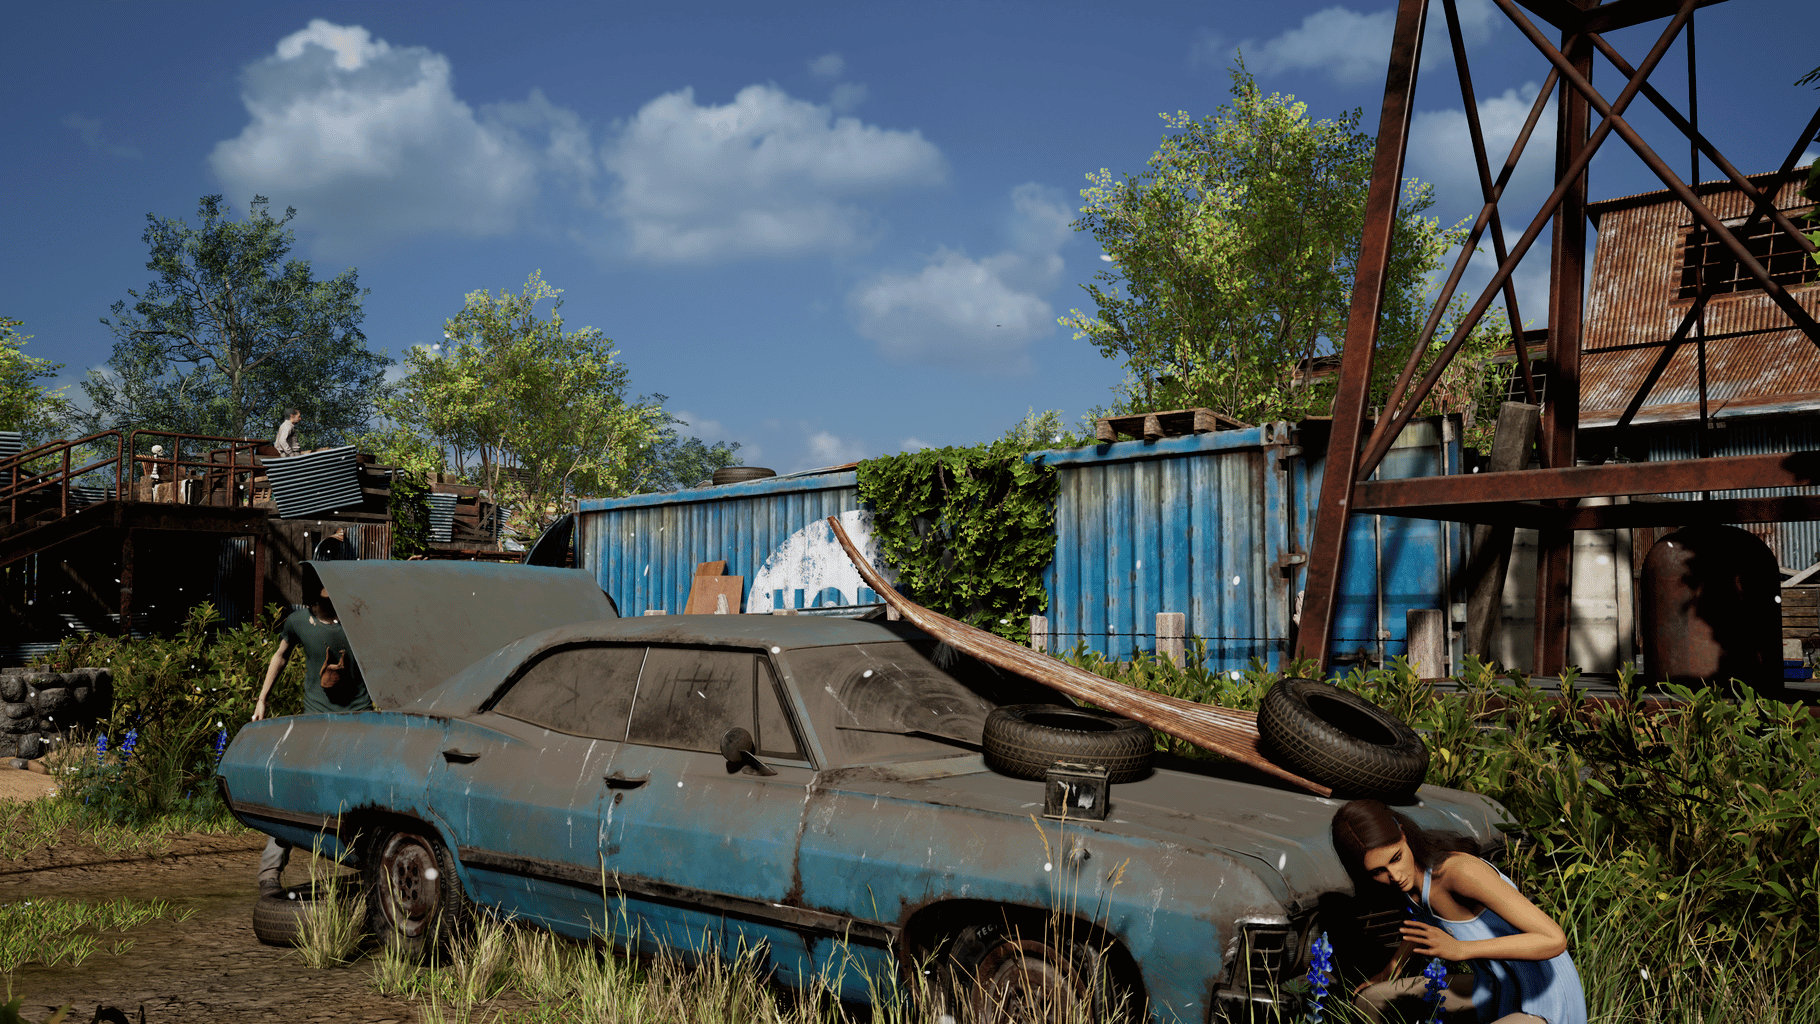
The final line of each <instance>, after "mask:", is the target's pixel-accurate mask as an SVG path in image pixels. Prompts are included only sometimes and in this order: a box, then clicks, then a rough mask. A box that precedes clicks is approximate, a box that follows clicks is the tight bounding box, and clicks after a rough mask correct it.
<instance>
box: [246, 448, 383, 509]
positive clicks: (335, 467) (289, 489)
mask: <svg viewBox="0 0 1820 1024" xmlns="http://www.w3.org/2000/svg"><path fill="white" fill-rule="evenodd" d="M355 454H356V451H355V448H354V446H353V445H346V446H344V447H341V448H325V449H323V450H322V451H317V452H310V453H308V454H305V455H292V456H289V457H286V458H270V459H266V460H264V461H265V474H266V478H267V479H269V480H270V481H271V483H272V501H273V502H274V503H276V504H277V506H278V515H279V518H282V519H295V518H297V517H299V516H307V515H314V514H316V513H320V512H332V511H334V510H336V509H352V508H358V507H359V506H360V502H361V498H360V471H359V468H358V466H357V465H356V463H355Z"/></svg>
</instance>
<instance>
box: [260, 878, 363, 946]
mask: <svg viewBox="0 0 1820 1024" xmlns="http://www.w3.org/2000/svg"><path fill="white" fill-rule="evenodd" d="M350 888H352V886H350ZM325 889H326V887H325ZM321 895H326V892H325V893H319V892H318V891H317V888H316V883H314V882H305V883H304V884H302V885H293V886H291V887H289V888H287V889H279V890H276V891H274V892H269V893H262V894H260V896H259V898H258V899H257V900H255V901H253V935H254V936H255V937H257V938H258V939H259V941H260V942H263V943H265V944H266V945H268V946H295V945H297V943H298V940H299V939H301V938H302V937H303V922H304V920H305V919H307V918H309V917H310V916H311V915H313V914H315V913H316V907H317V906H318V905H319V897H320V896H321Z"/></svg>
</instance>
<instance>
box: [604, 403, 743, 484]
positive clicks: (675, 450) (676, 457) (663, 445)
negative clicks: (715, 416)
mask: <svg viewBox="0 0 1820 1024" xmlns="http://www.w3.org/2000/svg"><path fill="white" fill-rule="evenodd" d="M651 401H653V402H655V403H656V404H657V405H659V406H662V405H663V403H665V402H666V401H669V397H668V396H667V395H652V396H651ZM663 416H664V424H663V426H661V427H659V428H658V430H657V432H656V433H655V434H654V435H653V437H652V442H651V445H650V448H649V449H648V450H647V452H646V453H645V457H644V460H643V463H644V464H643V468H642V470H641V471H640V473H639V475H638V477H637V478H636V479H635V480H634V481H633V484H632V487H631V490H632V491H634V492H636V493H643V492H647V491H675V490H681V489H682V488H684V487H694V486H695V485H697V484H699V483H702V482H704V481H707V480H710V479H712V478H713V476H714V471H715V470H717V469H724V468H726V467H728V466H736V465H739V455H738V452H739V442H737V441H716V442H714V443H713V444H709V443H707V442H706V441H703V440H702V439H701V438H699V437H691V436H689V435H687V434H684V433H682V432H681V431H679V430H678V429H677V428H678V427H686V426H688V425H689V424H688V423H687V422H686V421H684V420H680V419H677V418H676V417H675V416H672V415H670V414H669V413H667V412H666V413H664V414H663Z"/></svg>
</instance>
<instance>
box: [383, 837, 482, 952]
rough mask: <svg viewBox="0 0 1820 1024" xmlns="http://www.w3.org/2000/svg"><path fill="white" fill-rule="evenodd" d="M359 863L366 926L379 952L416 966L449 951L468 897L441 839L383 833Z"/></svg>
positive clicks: (447, 849)
mask: <svg viewBox="0 0 1820 1024" xmlns="http://www.w3.org/2000/svg"><path fill="white" fill-rule="evenodd" d="M360 862H361V876H362V880H363V882H364V883H365V885H366V889H367V925H368V928H369V929H370V930H371V931H372V933H373V937H374V938H375V939H378V940H379V944H380V946H381V947H386V946H391V947H395V948H397V949H398V950H399V951H400V952H402V953H403V954H404V955H405V956H407V957H409V958H412V959H417V960H422V959H424V958H426V957H428V956H431V955H433V954H435V953H436V952H437V951H438V950H442V949H447V948H448V947H449V945H450V944H451V943H452V942H453V941H454V939H455V938H456V935H457V932H458V930H459V929H460V927H461V925H462V923H463V922H464V921H465V919H466V916H467V908H468V897H467V893H466V892H464V891H463V890H462V888H461V879H460V878H459V877H458V876H457V875H456V873H455V858H454V856H453V855H452V854H450V853H449V848H448V847H447V846H444V845H443V844H442V841H441V840H440V839H437V838H436V837H435V836H434V835H430V834H428V830H427V829H426V830H425V831H424V832H412V831H399V832H390V833H382V834H381V835H380V836H379V837H378V838H377V839H375V840H374V841H373V842H372V844H371V846H370V847H368V849H367V850H366V851H364V852H363V853H362V854H361V858H360ZM432 871H434V872H435V873H434V874H432V873H431V872H432Z"/></svg>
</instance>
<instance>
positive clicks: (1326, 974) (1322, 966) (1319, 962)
mask: <svg viewBox="0 0 1820 1024" xmlns="http://www.w3.org/2000/svg"><path fill="white" fill-rule="evenodd" d="M1332 982H1333V943H1332V942H1329V941H1328V940H1327V933H1326V932H1322V933H1321V934H1320V937H1319V938H1317V939H1315V940H1314V962H1313V963H1311V964H1310V965H1309V967H1308V983H1309V984H1310V985H1313V986H1314V1001H1313V1005H1311V1006H1310V1007H1309V1008H1308V1019H1309V1020H1311V1021H1314V1024H1321V1014H1322V1012H1323V1011H1322V1009H1321V1004H1322V1003H1324V1002H1326V1001H1327V987H1328V985H1330V984H1331V983H1332Z"/></svg>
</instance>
